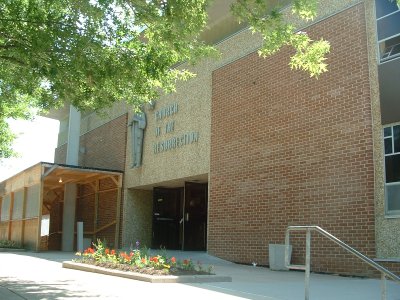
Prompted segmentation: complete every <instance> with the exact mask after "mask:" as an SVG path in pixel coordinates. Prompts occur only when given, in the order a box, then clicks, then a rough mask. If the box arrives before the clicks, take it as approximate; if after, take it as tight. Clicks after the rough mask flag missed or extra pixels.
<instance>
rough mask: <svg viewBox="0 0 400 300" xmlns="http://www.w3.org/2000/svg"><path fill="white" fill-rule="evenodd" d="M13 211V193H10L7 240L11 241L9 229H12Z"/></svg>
mask: <svg viewBox="0 0 400 300" xmlns="http://www.w3.org/2000/svg"><path fill="white" fill-rule="evenodd" d="M13 209H14V192H11V193H10V207H9V215H8V228H7V229H8V233H7V239H8V240H10V241H11V227H12V223H11V221H12V213H13Z"/></svg>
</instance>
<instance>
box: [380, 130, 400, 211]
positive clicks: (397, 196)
mask: <svg viewBox="0 0 400 300" xmlns="http://www.w3.org/2000/svg"><path fill="white" fill-rule="evenodd" d="M383 136H384V149H385V213H386V215H388V216H399V217H400V125H394V126H389V127H386V128H384V129H383Z"/></svg>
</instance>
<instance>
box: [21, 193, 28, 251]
mask: <svg viewBox="0 0 400 300" xmlns="http://www.w3.org/2000/svg"><path fill="white" fill-rule="evenodd" d="M27 194H28V188H27V187H24V195H23V200H22V201H23V202H22V224H21V227H22V228H21V245H24V243H25V215H26V197H27Z"/></svg>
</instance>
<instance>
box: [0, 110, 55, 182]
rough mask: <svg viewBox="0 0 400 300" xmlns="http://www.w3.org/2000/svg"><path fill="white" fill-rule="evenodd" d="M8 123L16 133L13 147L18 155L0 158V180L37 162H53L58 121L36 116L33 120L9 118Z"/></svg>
mask: <svg viewBox="0 0 400 300" xmlns="http://www.w3.org/2000/svg"><path fill="white" fill-rule="evenodd" d="M8 123H9V125H10V127H11V130H12V131H13V132H14V133H15V134H17V135H18V137H17V139H16V140H15V141H14V146H13V148H14V150H15V151H16V152H17V153H19V157H16V158H8V159H3V160H0V182H2V181H3V180H5V179H7V178H9V177H11V176H13V175H15V174H17V173H19V172H21V171H23V170H25V169H27V168H29V167H31V166H33V165H35V164H37V163H38V162H41V161H44V162H54V149H55V148H56V147H57V137H58V129H59V126H60V125H59V121H57V120H52V119H49V118H44V117H36V118H35V120H33V121H24V120H9V121H8Z"/></svg>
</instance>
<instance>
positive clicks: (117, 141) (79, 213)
mask: <svg viewBox="0 0 400 300" xmlns="http://www.w3.org/2000/svg"><path fill="white" fill-rule="evenodd" d="M127 118H128V114H124V115H122V116H120V117H118V118H116V119H114V120H111V121H110V122H108V123H106V124H104V125H102V126H100V127H98V128H96V129H94V130H92V131H89V132H88V133H86V134H84V135H82V136H81V137H80V148H81V149H84V150H85V151H84V153H79V165H80V166H82V167H88V168H104V169H110V170H124V168H125V159H126V156H125V152H126V138H127V129H128V128H127ZM66 149H67V145H62V146H60V147H58V148H57V149H56V151H55V159H54V162H55V163H62V164H64V163H65V160H66ZM108 189H112V190H110V191H107V192H104V190H108ZM99 190H100V193H99V211H98V224H97V228H100V227H102V226H104V225H107V224H109V223H110V222H112V221H114V220H115V218H116V204H117V193H118V192H117V190H116V185H115V183H114V182H113V181H112V180H111V179H104V180H100V186H99ZM93 193H94V191H93V188H92V187H91V186H90V185H81V186H80V187H79V197H78V200H77V206H76V218H77V221H83V222H84V231H89V232H90V231H93V229H94V206H95V205H94V194H93ZM122 197H123V196H122ZM121 203H122V201H121ZM121 206H122V205H121ZM121 216H122V214H121ZM52 219H54V226H56V225H57V224H58V223H59V222H61V224H62V215H60V214H59V213H58V211H57V209H55V210H54V211H53V212H52ZM120 224H122V220H121V221H120ZM115 230H116V226H115V225H113V226H111V227H108V228H106V229H105V230H103V231H101V232H99V233H98V234H97V238H100V239H101V240H106V241H107V243H108V245H109V246H113V244H114V237H115ZM120 232H122V226H121V227H120ZM120 236H122V234H121V233H120ZM85 237H92V236H91V235H85ZM60 245H61V240H60V238H59V236H58V235H57V236H56V235H55V236H54V237H53V238H52V240H51V247H50V246H49V248H58V249H59V247H61V246H60Z"/></svg>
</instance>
